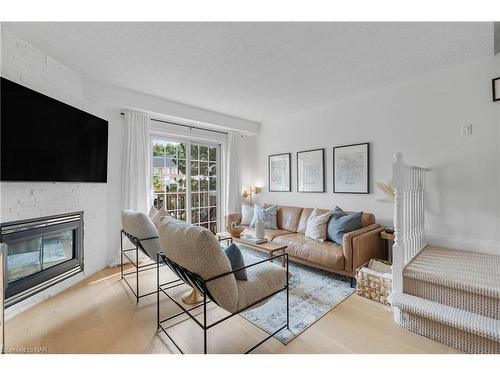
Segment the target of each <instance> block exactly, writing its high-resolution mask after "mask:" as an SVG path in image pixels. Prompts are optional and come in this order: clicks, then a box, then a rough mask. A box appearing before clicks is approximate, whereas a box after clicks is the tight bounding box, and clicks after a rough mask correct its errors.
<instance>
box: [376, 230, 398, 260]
mask: <svg viewBox="0 0 500 375" xmlns="http://www.w3.org/2000/svg"><path fill="white" fill-rule="evenodd" d="M380 238H382V239H383V240H385V241H387V259H388V260H389V262H392V245H393V244H394V238H396V236H395V235H394V229H392V228H385V230H384V231H382V232H380Z"/></svg>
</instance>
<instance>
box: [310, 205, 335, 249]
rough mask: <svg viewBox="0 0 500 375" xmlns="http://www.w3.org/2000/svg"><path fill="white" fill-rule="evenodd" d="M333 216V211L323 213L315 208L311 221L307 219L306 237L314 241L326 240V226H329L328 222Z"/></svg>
mask: <svg viewBox="0 0 500 375" xmlns="http://www.w3.org/2000/svg"><path fill="white" fill-rule="evenodd" d="M331 215H332V212H331V211H328V212H325V213H321V211H320V210H318V209H317V208H315V209H314V210H313V212H311V215H310V216H309V219H307V226H306V233H305V235H306V237H309V238H312V239H313V240H318V241H320V242H323V241H325V240H326V226H327V224H328V220H329V219H330V216H331Z"/></svg>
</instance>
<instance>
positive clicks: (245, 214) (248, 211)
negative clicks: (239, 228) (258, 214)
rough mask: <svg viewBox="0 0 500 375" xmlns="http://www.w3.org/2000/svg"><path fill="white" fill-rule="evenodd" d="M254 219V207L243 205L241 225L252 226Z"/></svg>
mask: <svg viewBox="0 0 500 375" xmlns="http://www.w3.org/2000/svg"><path fill="white" fill-rule="evenodd" d="M252 219H253V207H252V206H249V205H248V204H242V205H241V225H250V223H251V222H252Z"/></svg>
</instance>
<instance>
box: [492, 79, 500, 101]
mask: <svg viewBox="0 0 500 375" xmlns="http://www.w3.org/2000/svg"><path fill="white" fill-rule="evenodd" d="M491 89H492V93H493V101H494V102H498V101H499V100H500V77H497V78H493V79H492V80H491Z"/></svg>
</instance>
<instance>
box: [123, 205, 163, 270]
mask: <svg viewBox="0 0 500 375" xmlns="http://www.w3.org/2000/svg"><path fill="white" fill-rule="evenodd" d="M122 228H123V230H124V231H125V232H127V233H129V234H131V235H132V236H134V237H135V238H137V239H139V240H140V239H141V238H151V237H156V238H151V239H149V240H142V241H140V242H141V245H142V247H143V248H144V251H145V252H146V254H147V255H148V256H149V257H150V258H151V259H153V260H154V261H156V253H157V252H158V251H161V246H160V242H159V240H158V230H157V229H156V227H155V225H154V224H153V222H152V221H151V219H150V218H149V217H147V216H146V215H145V214H143V213H142V212H139V211H133V210H122Z"/></svg>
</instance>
